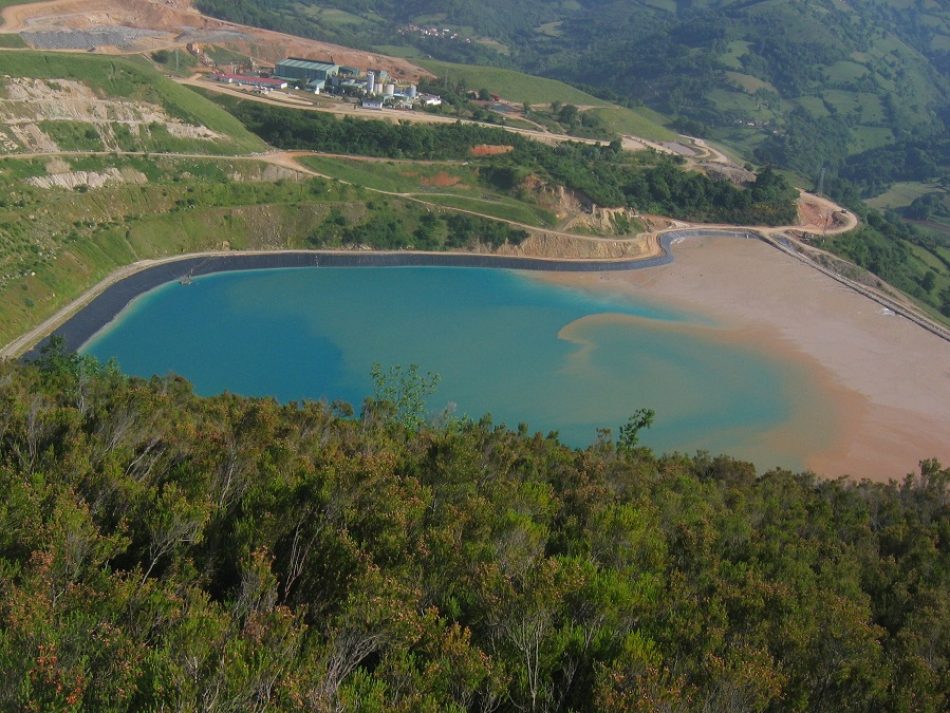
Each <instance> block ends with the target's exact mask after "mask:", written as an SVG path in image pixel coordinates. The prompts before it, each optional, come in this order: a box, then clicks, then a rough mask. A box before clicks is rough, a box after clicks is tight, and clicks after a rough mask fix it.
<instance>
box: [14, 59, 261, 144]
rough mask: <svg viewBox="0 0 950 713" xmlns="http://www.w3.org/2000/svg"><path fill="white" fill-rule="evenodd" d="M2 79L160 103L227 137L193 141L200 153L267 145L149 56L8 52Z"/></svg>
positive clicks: (179, 116)
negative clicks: (71, 83) (61, 82)
mask: <svg viewBox="0 0 950 713" xmlns="http://www.w3.org/2000/svg"><path fill="white" fill-rule="evenodd" d="M0 75H9V76H11V77H33V78H37V79H53V80H55V79H72V80H75V81H79V82H82V83H84V84H86V85H87V86H89V87H90V88H91V89H93V90H94V91H95V92H97V93H98V94H99V95H100V96H108V97H119V98H123V99H127V100H130V101H144V102H150V103H155V104H159V105H160V106H162V107H163V108H164V109H165V111H166V112H167V113H168V114H169V115H170V116H172V117H175V118H177V119H180V120H182V121H184V122H187V123H190V124H197V125H202V126H206V127H207V128H209V129H211V130H212V131H215V132H217V133H220V134H223V135H224V136H226V137H227V139H226V140H224V141H194V142H188V144H187V145H188V146H189V149H188V150H194V151H197V152H201V153H225V154H226V153H250V152H254V151H261V150H263V149H264V148H265V145H264V143H263V142H262V141H261V140H260V139H259V138H257V137H256V136H254V135H253V134H251V133H250V132H249V131H248V130H247V129H245V128H244V126H243V125H242V124H241V122H239V121H238V120H237V119H235V118H234V117H233V116H231V115H230V114H228V113H227V112H226V111H224V110H223V109H221V108H220V107H218V106H217V105H215V104H214V103H213V102H210V101H208V100H207V99H205V98H204V97H202V96H199V95H198V94H197V93H195V92H193V91H191V90H190V89H188V88H187V87H183V86H181V85H179V84H176V83H175V82H173V81H171V80H170V79H168V78H167V77H164V76H163V75H162V74H160V73H159V72H157V71H156V70H155V69H154V68H153V67H152V66H151V65H150V64H149V63H148V61H146V60H145V59H144V58H134V59H126V58H122V57H108V56H102V55H90V54H67V53H42V52H33V51H28V52H3V53H0Z"/></svg>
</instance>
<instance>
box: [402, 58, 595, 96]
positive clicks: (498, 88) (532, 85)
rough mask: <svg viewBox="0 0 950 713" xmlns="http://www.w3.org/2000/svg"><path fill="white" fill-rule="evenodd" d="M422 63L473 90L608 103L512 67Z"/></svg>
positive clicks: (432, 61)
mask: <svg viewBox="0 0 950 713" xmlns="http://www.w3.org/2000/svg"><path fill="white" fill-rule="evenodd" d="M419 64H420V65H421V66H422V67H424V68H425V69H428V70H429V71H430V72H433V73H434V74H437V75H438V76H439V77H446V76H447V77H448V78H449V81H457V80H462V81H464V82H465V83H466V84H467V85H468V86H469V87H471V88H473V89H482V88H484V89H488V90H489V91H491V92H493V93H495V94H498V95H499V96H501V97H503V98H505V99H508V100H509V101H513V102H527V103H528V104H550V103H551V102H555V101H559V102H561V103H562V104H577V105H583V106H609V102H606V101H604V100H603V99H598V98H597V97H595V96H592V95H590V94H588V93H587V92H582V91H581V90H580V89H576V88H574V87H572V86H570V85H568V84H564V82H559V81H557V80H554V79H545V78H543V77H533V76H531V75H530V74H523V73H521V72H515V71H513V70H510V69H500V68H498V67H478V66H474V65H464V64H452V63H450V62H438V61H436V60H431V59H424V60H420V61H419Z"/></svg>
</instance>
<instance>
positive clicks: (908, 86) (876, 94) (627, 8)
mask: <svg viewBox="0 0 950 713" xmlns="http://www.w3.org/2000/svg"><path fill="white" fill-rule="evenodd" d="M318 4H319V5H320V6H331V7H338V8H340V9H344V10H346V11H347V13H349V14H350V16H354V17H363V18H365V19H366V20H367V21H366V22H365V23H351V24H349V25H347V26H346V28H341V27H339V26H335V25H332V23H331V24H330V25H328V24H327V23H326V22H325V21H324V20H322V19H319V18H322V17H323V15H320V16H319V17H318V16H317V15H315V14H308V13H307V12H306V11H305V8H309V7H311V6H314V5H318ZM198 5H199V7H201V8H202V9H204V10H206V11H208V12H211V13H212V14H218V15H222V16H226V17H230V18H231V19H238V20H243V21H248V22H252V23H255V24H264V25H265V26H271V27H281V28H284V29H290V28H293V29H290V31H294V32H297V33H303V34H310V35H312V36H315V37H321V38H323V39H334V35H336V38H335V39H337V40H338V41H339V40H343V41H345V42H350V43H354V44H358V45H362V46H372V45H386V46H391V45H397V44H398V45H403V46H408V45H412V46H415V47H416V48H417V49H418V51H419V53H420V56H426V55H429V56H432V57H434V58H436V59H440V60H451V61H456V62H464V63H467V64H479V65H495V66H502V67H508V68H514V69H520V70H522V71H528V72H530V73H532V74H540V75H544V76H548V77H553V78H556V79H559V80H563V81H567V82H570V83H572V84H575V85H578V86H583V87H595V88H596V91H597V92H598V93H599V94H600V93H603V94H604V96H607V97H608V98H616V99H618V100H619V101H621V102H629V103H631V104H637V103H644V104H646V105H648V106H650V107H652V108H653V109H656V110H659V111H660V112H662V113H663V114H665V115H667V116H669V117H672V118H675V119H677V120H678V125H679V126H680V127H682V130H684V131H688V132H690V133H701V134H704V135H707V136H709V137H711V138H718V139H720V140H722V141H726V142H728V143H731V144H732V145H734V146H736V147H738V148H740V149H742V150H743V151H744V152H745V153H746V154H747V155H749V156H752V155H753V154H754V155H755V157H756V158H757V159H758V160H759V161H760V162H763V163H775V164H778V165H782V166H785V167H788V168H793V169H795V170H797V171H799V172H800V173H802V174H804V175H807V176H812V175H817V173H818V171H819V169H820V167H821V166H822V165H823V164H824V165H825V166H827V167H831V168H834V167H836V166H837V165H838V164H840V162H842V161H843V160H844V158H845V157H846V156H848V155H849V154H853V153H859V152H861V151H864V150H868V149H874V148H876V147H879V146H882V145H885V144H888V143H890V142H893V141H898V140H905V139H911V138H916V139H921V138H930V137H938V136H941V135H942V134H943V133H945V132H946V130H947V126H946V122H947V120H948V117H950V6H948V5H947V4H946V3H944V2H940V0H919V1H914V2H911V1H910V0H898V1H896V2H895V1H893V0H853V1H852V2H849V3H840V2H836V1H835V0H814V1H813V2H795V3H792V2H787V1H785V0H752V1H750V0H693V1H691V2H671V1H666V0H631V1H630V2H623V3H620V2H606V1H605V0H578V1H577V2H550V1H548V0H524V2H519V3H514V4H513V3H511V2H508V0H505V1H504V2H503V1H502V0H484V2H479V3H465V2H453V1H451V0H409V1H407V2H398V3H397V2H394V1H393V0H364V1H363V2H360V3H356V4H354V3H352V2H343V0H321V1H320V2H319V3H317V2H315V0H304V1H303V2H297V1H294V2H291V1H290V0H262V1H261V2H253V3H252V2H251V1H250V0H238V1H237V2H234V1H232V0H227V2H224V0H199V2H198ZM381 19H382V22H380V20H381ZM426 28H432V29H434V30H435V31H427V30H426ZM445 29H448V30H450V33H449V34H446V33H445V32H444V30H445ZM397 38H398V40H397ZM486 40H490V41H486ZM498 79H499V80H501V77H499V78H498ZM538 86H540V84H539V85H538ZM527 96H531V97H533V96H535V95H534V94H528V95H527ZM528 100H529V101H530V100H531V99H528Z"/></svg>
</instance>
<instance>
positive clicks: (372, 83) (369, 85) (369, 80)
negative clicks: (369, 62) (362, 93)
mask: <svg viewBox="0 0 950 713" xmlns="http://www.w3.org/2000/svg"><path fill="white" fill-rule="evenodd" d="M366 93H367V94H375V93H376V75H375V74H373V73H372V72H367V73H366Z"/></svg>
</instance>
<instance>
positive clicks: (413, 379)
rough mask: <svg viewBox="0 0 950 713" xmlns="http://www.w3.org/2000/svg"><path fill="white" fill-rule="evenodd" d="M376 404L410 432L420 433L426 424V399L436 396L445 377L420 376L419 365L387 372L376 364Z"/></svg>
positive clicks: (374, 372) (373, 369)
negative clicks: (387, 408) (383, 406)
mask: <svg viewBox="0 0 950 713" xmlns="http://www.w3.org/2000/svg"><path fill="white" fill-rule="evenodd" d="M370 374H371V376H372V377H373V400H374V401H375V402H376V403H377V404H378V405H385V406H388V407H389V408H391V409H392V410H393V417H394V418H395V419H396V420H397V421H398V422H400V423H401V424H402V425H403V426H404V427H405V428H406V429H407V430H409V431H417V430H419V427H420V426H422V424H424V423H425V421H426V411H427V407H426V399H428V398H429V397H430V396H432V394H433V393H435V390H436V388H437V387H438V385H439V381H440V380H441V377H440V376H439V375H438V374H433V373H432V372H426V373H425V374H420V373H419V365H418V364H410V365H409V367H408V368H405V369H404V368H403V367H402V366H399V365H398V364H396V365H393V366H391V367H389V369H388V370H383V367H382V366H381V365H380V364H379V363H374V364H373V366H372V369H371V371H370Z"/></svg>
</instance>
